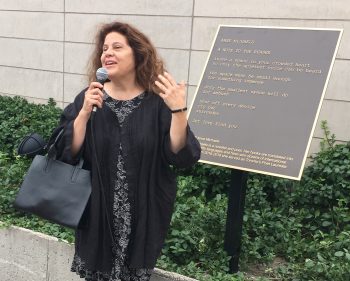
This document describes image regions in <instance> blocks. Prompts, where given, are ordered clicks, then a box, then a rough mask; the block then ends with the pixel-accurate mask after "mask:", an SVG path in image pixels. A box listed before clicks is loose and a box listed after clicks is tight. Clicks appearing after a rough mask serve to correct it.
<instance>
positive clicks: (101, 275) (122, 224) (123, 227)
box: [71, 91, 152, 281]
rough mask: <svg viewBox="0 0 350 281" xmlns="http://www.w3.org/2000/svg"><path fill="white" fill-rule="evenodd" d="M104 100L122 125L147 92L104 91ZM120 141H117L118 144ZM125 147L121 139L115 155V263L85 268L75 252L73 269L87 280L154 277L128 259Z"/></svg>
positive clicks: (127, 280) (145, 279) (129, 217)
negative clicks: (123, 96)
mask: <svg viewBox="0 0 350 281" xmlns="http://www.w3.org/2000/svg"><path fill="white" fill-rule="evenodd" d="M104 95H105V104H106V105H107V106H108V107H109V108H110V109H111V110H112V111H113V112H114V113H115V114H116V116H117V119H118V122H119V126H120V127H122V126H123V125H126V124H125V123H124V121H125V120H127V119H126V117H127V116H128V115H129V114H131V113H132V111H133V110H134V109H135V108H137V107H139V105H140V104H141V102H142V100H143V98H144V96H145V93H142V94H140V95H138V96H136V97H135V98H133V99H131V100H124V101H120V100H116V99H113V98H112V97H110V96H109V95H108V94H107V93H106V92H105V91H104ZM117 145H118V144H117ZM122 152H123V147H122V144H121V143H119V149H118V151H117V155H116V171H115V182H114V192H113V193H114V194H113V212H112V220H113V226H112V227H113V235H114V241H116V247H115V248H114V249H113V267H112V270H111V272H110V273H108V272H100V271H90V270H88V269H86V268H85V265H84V261H83V260H82V259H81V258H80V257H79V256H78V254H75V255H74V258H73V262H72V267H71V270H72V271H73V272H76V273H77V274H79V275H80V277H82V278H85V280H87V281H119V280H121V281H148V280H149V279H150V277H151V271H152V270H150V269H134V268H130V267H129V266H128V264H127V263H126V260H127V247H128V244H129V240H130V234H131V224H132V215H131V207H132V206H131V201H130V199H129V198H128V188H129V186H128V179H127V177H126V171H125V164H124V158H123V153H122Z"/></svg>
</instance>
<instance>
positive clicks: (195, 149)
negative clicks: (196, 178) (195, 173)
mask: <svg viewBox="0 0 350 281" xmlns="http://www.w3.org/2000/svg"><path fill="white" fill-rule="evenodd" d="M161 111H162V114H161V119H162V134H163V139H164V141H163V152H164V155H165V158H166V161H167V162H168V163H169V164H170V165H174V166H176V167H178V168H188V167H190V166H192V165H194V164H195V163H196V162H197V161H198V160H199V158H200V155H201V147H200V144H199V142H198V140H197V139H196V137H195V135H194V134H193V132H192V131H191V129H190V126H189V125H187V129H186V130H187V138H186V144H185V146H184V147H183V148H182V149H181V150H180V151H179V152H177V153H174V152H172V151H171V149H170V124H171V112H170V110H169V109H168V107H166V105H165V104H164V105H163V106H162V110H161Z"/></svg>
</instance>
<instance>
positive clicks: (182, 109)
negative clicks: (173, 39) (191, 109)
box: [170, 106, 187, 113]
mask: <svg viewBox="0 0 350 281" xmlns="http://www.w3.org/2000/svg"><path fill="white" fill-rule="evenodd" d="M170 111H171V113H179V112H185V111H187V106H185V107H182V108H177V109H170Z"/></svg>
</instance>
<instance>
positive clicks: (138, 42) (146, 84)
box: [87, 21, 165, 93]
mask: <svg viewBox="0 0 350 281" xmlns="http://www.w3.org/2000/svg"><path fill="white" fill-rule="evenodd" d="M111 32H118V33H120V34H122V35H124V36H125V37H126V39H127V42H128V44H129V46H130V47H131V49H132V50H133V53H134V59H135V71H136V83H137V84H138V85H139V86H140V87H142V88H144V89H145V90H147V91H150V92H155V93H158V92H159V89H158V87H157V86H155V84H154V82H155V81H156V79H157V76H158V74H163V73H164V71H165V69H164V62H163V60H162V59H161V58H160V57H159V55H158V53H157V50H156V48H155V47H154V46H153V44H152V43H151V41H150V40H149V39H148V38H147V37H146V35H144V34H143V33H142V32H141V31H139V30H138V29H137V28H135V27H133V26H131V25H130V24H127V23H123V22H117V21H116V22H111V23H108V24H104V25H102V26H101V28H100V29H99V31H98V32H97V34H96V38H95V49H94V51H93V53H92V55H91V59H90V61H89V64H88V70H87V75H88V80H89V83H91V82H92V81H96V70H97V69H98V68H100V67H101V66H102V65H101V54H102V47H103V44H104V41H105V38H106V36H107V34H109V33H111Z"/></svg>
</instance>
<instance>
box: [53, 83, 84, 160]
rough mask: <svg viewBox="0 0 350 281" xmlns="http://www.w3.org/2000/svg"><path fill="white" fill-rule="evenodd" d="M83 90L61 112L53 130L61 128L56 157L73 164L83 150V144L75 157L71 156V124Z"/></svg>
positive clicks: (81, 99)
mask: <svg viewBox="0 0 350 281" xmlns="http://www.w3.org/2000/svg"><path fill="white" fill-rule="evenodd" d="M85 91H86V89H84V90H83V91H81V92H80V93H79V94H78V95H77V96H76V98H75V100H74V102H73V103H70V104H69V105H68V106H67V107H66V108H65V109H64V110H63V112H62V114H61V118H60V123H59V126H58V127H57V128H56V129H55V131H54V134H55V132H57V133H58V132H60V131H61V129H63V130H64V131H63V135H62V137H61V138H60V140H59V141H58V143H57V144H56V150H57V159H60V160H61V161H63V162H66V163H70V164H75V163H77V162H78V161H79V159H80V157H81V155H82V152H83V150H84V144H83V146H82V148H81V149H80V151H79V153H77V155H76V156H75V157H72V151H71V147H72V140H73V125H74V120H75V118H76V117H77V116H78V114H79V111H80V110H81V108H82V106H83V103H84V96H85Z"/></svg>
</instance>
